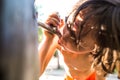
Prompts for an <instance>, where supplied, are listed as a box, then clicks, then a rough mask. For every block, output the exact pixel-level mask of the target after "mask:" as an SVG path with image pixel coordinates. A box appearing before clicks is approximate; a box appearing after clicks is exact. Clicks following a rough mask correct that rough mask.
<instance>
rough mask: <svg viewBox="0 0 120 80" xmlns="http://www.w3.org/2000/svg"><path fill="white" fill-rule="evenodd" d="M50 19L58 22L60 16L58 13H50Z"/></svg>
mask: <svg viewBox="0 0 120 80" xmlns="http://www.w3.org/2000/svg"><path fill="white" fill-rule="evenodd" d="M49 17H50V18H56V19H57V20H58V21H59V22H60V16H59V14H58V13H52V14H50V15H49Z"/></svg>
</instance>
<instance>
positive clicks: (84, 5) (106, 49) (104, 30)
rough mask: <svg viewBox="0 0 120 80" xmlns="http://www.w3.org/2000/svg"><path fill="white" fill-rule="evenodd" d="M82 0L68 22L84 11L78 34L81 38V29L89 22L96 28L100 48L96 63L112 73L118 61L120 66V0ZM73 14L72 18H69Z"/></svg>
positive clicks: (69, 29) (72, 32) (72, 33)
mask: <svg viewBox="0 0 120 80" xmlns="http://www.w3.org/2000/svg"><path fill="white" fill-rule="evenodd" d="M82 1H83V2H81V1H79V2H78V3H77V4H76V5H75V7H74V8H73V10H72V12H71V13H70V14H69V15H68V17H67V19H66V22H69V21H70V22H71V23H73V22H74V20H75V18H76V16H77V15H78V14H80V12H82V19H83V21H82V23H81V24H80V26H78V27H81V28H80V29H81V30H80V32H79V34H77V36H79V39H80V34H81V31H82V30H84V26H85V25H87V24H89V26H90V27H94V28H96V29H95V30H96V31H97V32H96V34H95V35H96V40H97V42H98V47H99V49H98V50H96V53H97V54H96V55H94V57H95V62H94V65H95V66H97V65H98V64H101V67H102V68H103V70H104V71H105V72H106V73H112V72H113V70H114V69H115V67H116V65H115V64H116V62H118V63H119V66H120V0H82ZM71 16H72V18H69V17H71ZM67 29H68V31H70V34H71V35H72V36H74V37H75V34H74V31H72V30H71V27H67ZM86 31H87V30H86ZM119 69H120V67H119ZM119 74H120V71H119ZM119 77H120V76H119Z"/></svg>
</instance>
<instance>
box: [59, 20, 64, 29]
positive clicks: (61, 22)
mask: <svg viewBox="0 0 120 80" xmlns="http://www.w3.org/2000/svg"><path fill="white" fill-rule="evenodd" d="M63 25H64V21H63V19H61V20H60V26H59V28H61V27H62V26H63Z"/></svg>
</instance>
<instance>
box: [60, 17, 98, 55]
mask: <svg viewBox="0 0 120 80" xmlns="http://www.w3.org/2000/svg"><path fill="white" fill-rule="evenodd" d="M81 21H82V19H81V17H80V15H78V16H77V17H76V19H75V22H74V25H72V26H73V29H72V30H73V31H74V32H75V35H76V36H75V37H73V36H71V34H70V32H69V31H68V29H67V27H66V26H65V27H64V30H63V37H62V38H61V39H60V40H59V43H60V45H61V46H62V47H63V48H64V49H65V50H68V51H70V52H72V53H78V54H81V53H88V52H92V51H93V50H94V48H95V45H96V36H95V33H96V30H94V29H92V27H91V26H89V25H90V24H89V21H88V24H86V25H85V26H84V28H83V29H82V32H81V33H79V32H80V26H79V25H80V24H81ZM78 34H80V39H79V42H77V40H76V37H78Z"/></svg>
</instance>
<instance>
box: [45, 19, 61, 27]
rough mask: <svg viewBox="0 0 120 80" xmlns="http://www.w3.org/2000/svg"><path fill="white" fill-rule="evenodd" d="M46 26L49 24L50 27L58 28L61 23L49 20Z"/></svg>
mask: <svg viewBox="0 0 120 80" xmlns="http://www.w3.org/2000/svg"><path fill="white" fill-rule="evenodd" d="M46 24H48V25H50V26H51V25H52V26H51V27H57V26H58V25H59V23H56V22H55V21H54V20H52V19H49V20H47V21H46Z"/></svg>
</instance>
